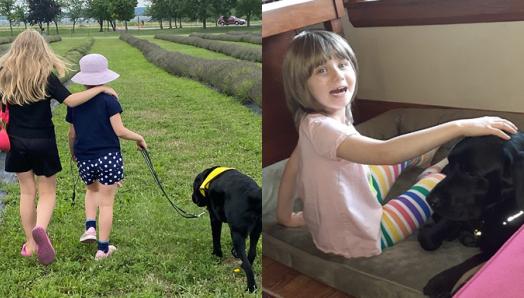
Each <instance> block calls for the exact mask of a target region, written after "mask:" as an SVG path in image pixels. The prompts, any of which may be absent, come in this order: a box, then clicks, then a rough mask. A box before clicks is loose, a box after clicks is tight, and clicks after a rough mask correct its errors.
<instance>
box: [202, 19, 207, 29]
mask: <svg viewBox="0 0 524 298" xmlns="http://www.w3.org/2000/svg"><path fill="white" fill-rule="evenodd" d="M202 28H204V29H206V18H203V19H202Z"/></svg>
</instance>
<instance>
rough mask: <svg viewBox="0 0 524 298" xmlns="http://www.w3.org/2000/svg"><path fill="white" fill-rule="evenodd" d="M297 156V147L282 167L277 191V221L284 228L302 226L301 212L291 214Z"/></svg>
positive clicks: (296, 171)
mask: <svg viewBox="0 0 524 298" xmlns="http://www.w3.org/2000/svg"><path fill="white" fill-rule="evenodd" d="M298 155H299V150H298V145H297V147H295V150H293V153H291V156H290V157H289V159H288V161H287V163H286V166H285V167H284V172H283V173H282V178H281V180H280V188H279V189H278V199H277V221H278V223H280V224H281V225H284V226H286V227H300V226H303V225H304V216H303V213H302V211H300V212H293V203H294V201H295V197H294V195H295V189H296V180H297V174H298V162H299V160H298V159H299V156H298Z"/></svg>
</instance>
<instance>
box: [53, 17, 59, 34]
mask: <svg viewBox="0 0 524 298" xmlns="http://www.w3.org/2000/svg"><path fill="white" fill-rule="evenodd" d="M54 22H55V28H56V35H60V32H58V22H57V21H56V20H55V21H54Z"/></svg>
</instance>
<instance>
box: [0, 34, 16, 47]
mask: <svg viewBox="0 0 524 298" xmlns="http://www.w3.org/2000/svg"><path fill="white" fill-rule="evenodd" d="M14 39H15V37H14V36H6V37H0V44H2V45H3V44H6V43H12V42H13V40H14Z"/></svg>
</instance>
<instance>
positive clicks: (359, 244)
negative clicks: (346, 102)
mask: <svg viewBox="0 0 524 298" xmlns="http://www.w3.org/2000/svg"><path fill="white" fill-rule="evenodd" d="M354 134H358V132H357V131H356V129H355V127H353V125H345V124H343V123H341V122H339V121H337V120H335V119H333V118H330V117H327V116H324V115H321V114H310V115H307V116H306V117H305V118H304V119H303V120H302V122H301V123H300V128H299V140H298V148H299V151H298V154H299V155H300V156H299V159H300V161H299V170H298V180H297V183H298V184H297V187H298V189H299V193H298V195H299V197H300V198H302V199H303V201H304V220H305V221H306V225H307V227H308V229H309V231H310V232H311V235H312V238H313V241H314V242H315V245H316V247H317V248H318V249H320V250H321V251H323V252H326V253H333V254H337V255H342V256H344V257H346V258H355V257H370V256H374V255H378V254H380V253H381V249H380V221H381V218H382V206H381V205H380V203H379V202H378V200H377V198H376V197H375V196H374V195H373V193H372V192H371V189H370V186H369V180H368V179H369V177H370V172H369V168H368V167H367V166H365V165H362V164H357V163H353V162H350V161H347V160H344V159H341V158H338V157H337V148H338V146H339V145H340V144H341V143H342V142H343V141H344V140H345V139H346V138H347V136H350V135H354Z"/></svg>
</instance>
